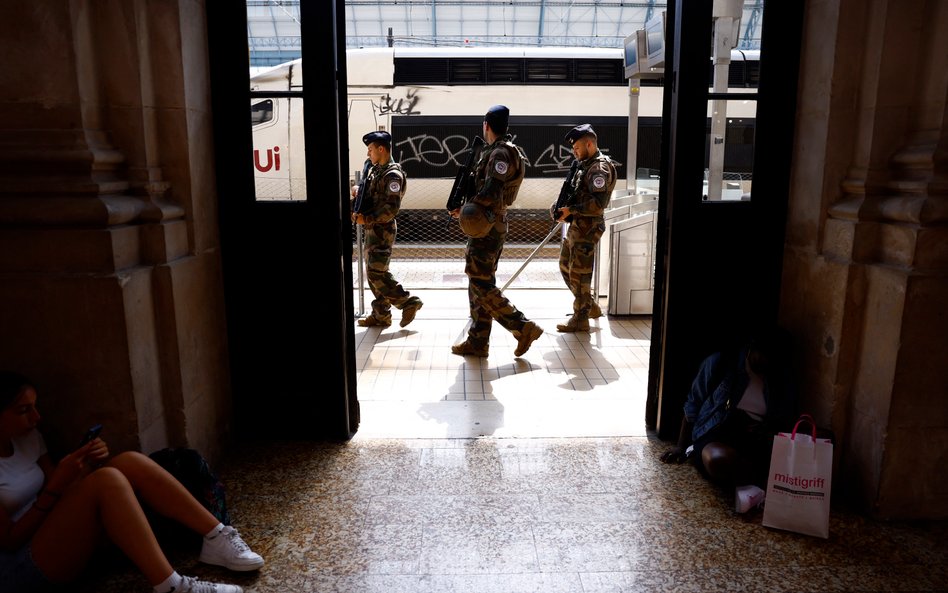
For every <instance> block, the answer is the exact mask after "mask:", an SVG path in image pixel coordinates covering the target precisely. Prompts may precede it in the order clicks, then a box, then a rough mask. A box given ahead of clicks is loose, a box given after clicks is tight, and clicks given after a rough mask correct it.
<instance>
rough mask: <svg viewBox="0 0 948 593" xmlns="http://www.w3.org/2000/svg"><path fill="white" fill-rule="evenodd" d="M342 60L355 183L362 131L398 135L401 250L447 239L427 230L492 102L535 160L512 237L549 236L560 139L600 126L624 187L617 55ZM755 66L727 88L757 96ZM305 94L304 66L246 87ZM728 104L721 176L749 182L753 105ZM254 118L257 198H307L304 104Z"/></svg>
mask: <svg viewBox="0 0 948 593" xmlns="http://www.w3.org/2000/svg"><path fill="white" fill-rule="evenodd" d="M346 58H347V76H348V89H347V93H348V120H349V121H348V124H349V170H350V171H351V172H352V174H353V177H354V176H355V174H356V172H358V171H361V169H362V164H363V162H364V161H365V158H366V150H365V145H364V144H363V143H362V136H363V135H364V134H365V133H366V132H369V131H372V130H387V131H389V132H390V133H391V134H392V137H393V150H392V153H393V156H394V158H395V159H396V160H397V161H398V162H400V163H401V164H402V166H403V167H404V168H405V171H406V173H407V175H408V180H409V181H408V191H407V193H406V196H405V200H404V201H403V207H402V213H401V214H400V215H399V221H400V222H399V241H400V242H404V241H411V240H414V239H417V240H419V241H421V240H426V239H427V240H432V239H436V240H440V239H448V238H450V237H437V236H433V234H432V233H434V235H437V234H438V233H439V232H440V231H441V229H450V225H449V224H448V222H449V221H448V220H447V218H446V212H445V203H446V201H447V198H448V193H449V191H450V188H451V185H452V183H453V180H454V177H455V175H456V173H457V170H458V168H459V167H460V166H461V165H463V164H464V163H466V162H467V160H468V158H469V155H470V149H469V146H470V145H471V143H472V141H473V139H474V137H475V136H476V135H480V134H481V122H482V121H483V117H484V113H485V112H486V111H487V109H488V108H489V107H490V106H491V105H495V104H504V105H506V106H507V107H509V108H510V113H511V115H510V122H509V130H508V131H509V133H510V134H512V135H513V137H514V141H515V142H516V143H517V144H519V145H520V146H522V147H524V148H525V151H526V154H527V157H528V160H529V163H528V167H527V173H526V178H525V180H524V183H523V185H522V186H521V190H520V194H519V196H518V199H517V201H516V203H515V204H514V206H513V207H512V209H511V213H510V214H511V216H510V218H511V236H512V237H515V236H516V235H517V234H518V233H519V232H521V231H522V232H524V233H526V234H528V235H531V237H535V236H536V235H537V234H539V236H541V237H542V236H543V234H545V233H544V231H546V230H547V229H548V226H549V214H548V213H549V206H550V204H551V203H552V202H553V201H555V199H556V196H557V195H558V193H559V188H560V186H561V185H562V180H563V178H564V177H565V175H566V171H567V170H568V169H569V166H570V163H571V161H572V158H573V157H572V152H571V150H570V147H569V145H568V144H566V143H565V142H564V141H563V136H564V135H565V133H566V132H567V131H568V130H569V129H570V128H572V127H573V126H575V125H578V124H581V123H590V124H592V125H593V127H594V128H595V129H596V131H597V133H598V135H599V143H600V147H601V148H602V150H603V151H604V152H605V153H607V154H609V155H610V156H611V157H612V158H613V159H614V160H615V161H616V163H617V164H618V166H619V182H618V184H617V186H616V189H617V190H622V189H624V188H625V187H626V178H627V176H628V175H627V171H626V162H627V160H628V159H627V155H626V151H627V139H628V133H629V124H630V105H631V101H630V99H631V96H630V87H629V83H628V81H627V80H626V79H625V76H624V62H623V50H622V49H621V48H614V49H606V48H532V47H508V48H492V47H463V48H441V47H426V48H414V47H395V48H366V49H352V50H348V51H347V56H346ZM757 59H758V56H757V55H756V54H755V53H754V52H739V51H735V52H733V53H732V64H731V70H730V72H731V76H730V83H729V84H730V86H731V87H732V88H735V87H739V88H740V89H741V90H748V91H753V90H754V89H756V78H757V72H758V70H757V65H758V61H757ZM709 77H710V65H709ZM709 80H710V78H709ZM661 84H662V81H661V80H660V79H658V80H644V81H641V89H640V91H639V92H638V94H637V116H638V117H637V120H636V125H637V146H638V150H637V151H636V160H635V162H636V168H637V169H638V172H639V174H638V175H637V177H640V178H648V177H649V174H648V172H649V171H650V170H651V171H655V172H657V169H658V168H659V159H660V144H661V114H662V86H661ZM301 86H302V64H301V62H300V61H295V62H290V63H287V64H283V65H281V66H277V67H274V68H273V69H270V70H268V71H265V72H263V73H260V74H258V75H256V76H254V77H253V78H252V79H251V90H253V91H258V92H261V94H262V92H265V91H271V92H273V91H275V92H281V91H293V90H299V89H300V88H301ZM731 103H733V104H731V105H729V106H728V109H729V113H728V116H729V124H728V142H727V144H726V146H727V151H728V152H727V154H726V156H725V170H726V171H730V172H733V173H735V174H742V173H747V174H749V173H750V165H751V161H752V150H753V125H754V105H753V102H748V103H750V104H749V105H746V106H745V105H743V104H742V103H741V102H739V101H735V102H731ZM709 109H710V105H709ZM252 111H253V114H254V125H253V136H254V166H255V168H256V175H257V195H258V199H297V197H298V196H300V195H302V192H303V191H305V184H304V181H303V172H302V164H303V160H302V158H296V159H294V158H293V155H294V154H296V155H302V125H301V124H302V102H301V100H300V99H293V98H289V97H282V96H273V97H269V98H258V99H255V100H254V101H253V103H252ZM455 226H456V225H455ZM453 234H456V232H455V233H453ZM453 238H457V237H453ZM514 240H516V239H514ZM524 240H529V239H527V238H525V239H524Z"/></svg>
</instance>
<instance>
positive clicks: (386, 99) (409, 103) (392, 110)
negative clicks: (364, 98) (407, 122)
mask: <svg viewBox="0 0 948 593" xmlns="http://www.w3.org/2000/svg"><path fill="white" fill-rule="evenodd" d="M420 100H421V99H420V97H418V89H409V90H408V91H407V92H406V93H405V97H403V98H401V99H395V98H392V96H391V95H389V94H385V95H382V96H381V97H380V98H379V102H378V104H375V103H374V102H373V105H374V106H375V109H376V111H378V114H379V115H420V114H421V111H418V110H417V109H415V107H416V106H417V105H418V102H419V101H420Z"/></svg>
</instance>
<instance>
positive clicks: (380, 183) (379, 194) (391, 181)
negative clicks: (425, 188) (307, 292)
mask: <svg viewBox="0 0 948 593" xmlns="http://www.w3.org/2000/svg"><path fill="white" fill-rule="evenodd" d="M362 141H363V142H364V143H365V145H366V146H367V147H368V156H369V160H370V161H371V163H372V168H371V169H370V170H369V173H368V175H366V178H365V180H364V183H365V191H364V193H363V198H362V203H361V204H359V205H357V204H355V203H354V204H353V210H352V222H354V223H356V224H361V225H362V226H363V227H364V228H365V262H366V264H365V267H366V277H367V278H368V281H369V288H371V289H372V294H373V295H374V296H375V300H373V301H372V314H371V315H368V316H367V317H364V318H362V319H360V320H359V321H358V323H359V325H360V326H361V327H374V326H379V327H388V326H390V325H391V324H392V313H391V309H392V305H394V306H395V307H397V308H399V309H401V311H402V319H401V322H400V323H399V325H400V326H401V327H405V326H406V325H408V324H409V323H411V322H412V320H413V319H414V318H415V313H417V312H418V309H421V306H422V302H421V299H419V298H418V297H414V296H411V295H410V294H409V292H408V291H407V290H405V289H404V288H402V285H401V284H399V283H398V282H397V281H396V280H395V278H394V277H393V276H392V274H391V272H389V271H388V264H389V260H390V259H391V257H392V246H393V245H394V244H395V234H396V233H397V231H398V227H397V225H396V222H395V216H396V215H397V214H398V210H399V208H400V207H401V203H402V197H403V196H404V195H405V188H406V186H407V178H406V176H405V172H404V171H402V167H401V165H399V164H398V163H396V162H395V161H394V160H393V159H392V156H391V150H392V135H391V134H389V133H388V132H369V133H368V134H366V135H365V136H363V137H362ZM352 195H353V198H355V197H356V196H357V195H358V187H354V188H353V189H352ZM357 206H358V210H359V211H358V212H356V208H357Z"/></svg>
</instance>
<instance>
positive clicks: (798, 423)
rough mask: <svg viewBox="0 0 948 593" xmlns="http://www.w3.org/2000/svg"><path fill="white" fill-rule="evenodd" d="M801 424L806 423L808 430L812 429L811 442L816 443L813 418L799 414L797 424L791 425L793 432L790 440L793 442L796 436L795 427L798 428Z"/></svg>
mask: <svg viewBox="0 0 948 593" xmlns="http://www.w3.org/2000/svg"><path fill="white" fill-rule="evenodd" d="M801 422H807V423H809V425H810V428H812V429H813V442H814V443H815V442H816V422H814V421H813V416H810V415H809V414H800V418H799V419H798V420H797V423H796V424H794V425H793V432H792V433H790V440H791V441H792V440H794V439H795V438H796V436H797V427H799V426H800V423H801Z"/></svg>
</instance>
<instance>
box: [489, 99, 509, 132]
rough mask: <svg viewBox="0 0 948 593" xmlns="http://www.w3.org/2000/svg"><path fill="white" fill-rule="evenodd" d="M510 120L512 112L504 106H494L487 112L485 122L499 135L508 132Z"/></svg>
mask: <svg viewBox="0 0 948 593" xmlns="http://www.w3.org/2000/svg"><path fill="white" fill-rule="evenodd" d="M509 118H510V110H509V109H507V108H506V107H505V106H503V105H494V106H493V107H491V108H490V109H488V110H487V115H485V116H484V121H486V122H487V125H489V126H490V129H492V130H494V132H496V133H498V134H503V133H505V132H506V131H507V120H508V119H509Z"/></svg>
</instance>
